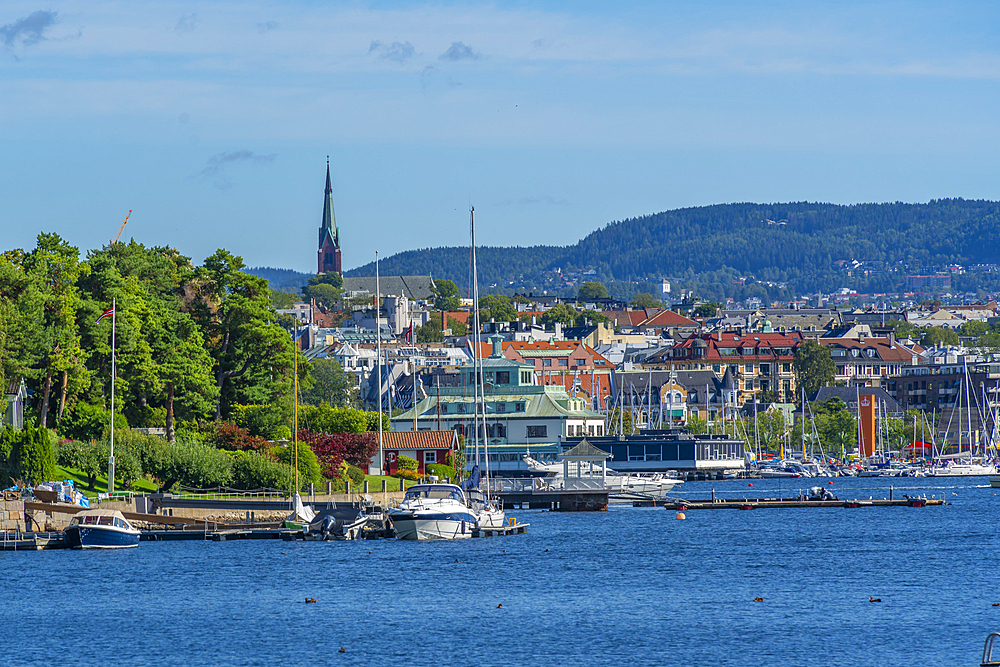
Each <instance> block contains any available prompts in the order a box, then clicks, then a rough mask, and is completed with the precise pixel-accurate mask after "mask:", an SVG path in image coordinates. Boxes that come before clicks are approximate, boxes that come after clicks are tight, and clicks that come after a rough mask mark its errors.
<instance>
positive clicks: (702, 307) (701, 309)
mask: <svg viewBox="0 0 1000 667" xmlns="http://www.w3.org/2000/svg"><path fill="white" fill-rule="evenodd" d="M720 310H722V304H721V303H718V302H716V301H705V302H703V303H699V304H698V305H696V306H695V307H694V316H695V317H715V316H716V315H717V314H718V312H719V311H720Z"/></svg>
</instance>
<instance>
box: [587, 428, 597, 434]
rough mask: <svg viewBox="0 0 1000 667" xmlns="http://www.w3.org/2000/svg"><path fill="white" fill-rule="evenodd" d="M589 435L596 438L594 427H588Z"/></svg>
mask: <svg viewBox="0 0 1000 667" xmlns="http://www.w3.org/2000/svg"><path fill="white" fill-rule="evenodd" d="M587 435H589V436H594V435H595V434H594V427H593V426H588V427H587Z"/></svg>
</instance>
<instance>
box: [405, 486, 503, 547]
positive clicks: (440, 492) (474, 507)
mask: <svg viewBox="0 0 1000 667" xmlns="http://www.w3.org/2000/svg"><path fill="white" fill-rule="evenodd" d="M387 514H388V517H389V521H390V522H392V527H393V529H394V530H395V531H396V538H397V539H400V540H452V539H459V538H464V537H472V531H473V530H476V529H479V528H491V527H499V526H502V525H503V524H504V522H505V521H506V520H507V519H506V516H505V515H504V511H503V509H500V508H498V507H497V506H495V505H494V504H493V503H491V502H490V501H489V499H488V498H487V497H486V496H485V495H483V494H482V493H481V492H480V491H478V490H476V489H469V490H468V491H466V490H465V489H463V488H462V487H460V486H457V485H455V484H416V485H414V486H411V487H410V488H409V489H407V491H406V494H405V495H404V496H403V502H401V503H400V504H399V506H398V507H393V508H390V509H389V511H388V513H387Z"/></svg>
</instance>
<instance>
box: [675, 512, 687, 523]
mask: <svg viewBox="0 0 1000 667" xmlns="http://www.w3.org/2000/svg"><path fill="white" fill-rule="evenodd" d="M686 518H687V517H686V516H685V515H684V512H678V513H677V520H678V521H683V520H684V519H686Z"/></svg>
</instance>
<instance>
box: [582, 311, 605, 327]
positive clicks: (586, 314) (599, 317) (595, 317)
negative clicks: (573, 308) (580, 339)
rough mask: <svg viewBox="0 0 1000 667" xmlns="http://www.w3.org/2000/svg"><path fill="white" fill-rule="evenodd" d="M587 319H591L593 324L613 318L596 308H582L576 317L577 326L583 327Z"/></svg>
mask: <svg viewBox="0 0 1000 667" xmlns="http://www.w3.org/2000/svg"><path fill="white" fill-rule="evenodd" d="M587 320H590V322H591V324H597V323H599V322H610V321H611V318H610V317H608V316H607V315H605V314H604V313H599V312H597V311H596V310H581V311H580V314H579V315H577V317H576V326H578V327H582V326H583V325H584V324H586V322H587Z"/></svg>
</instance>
